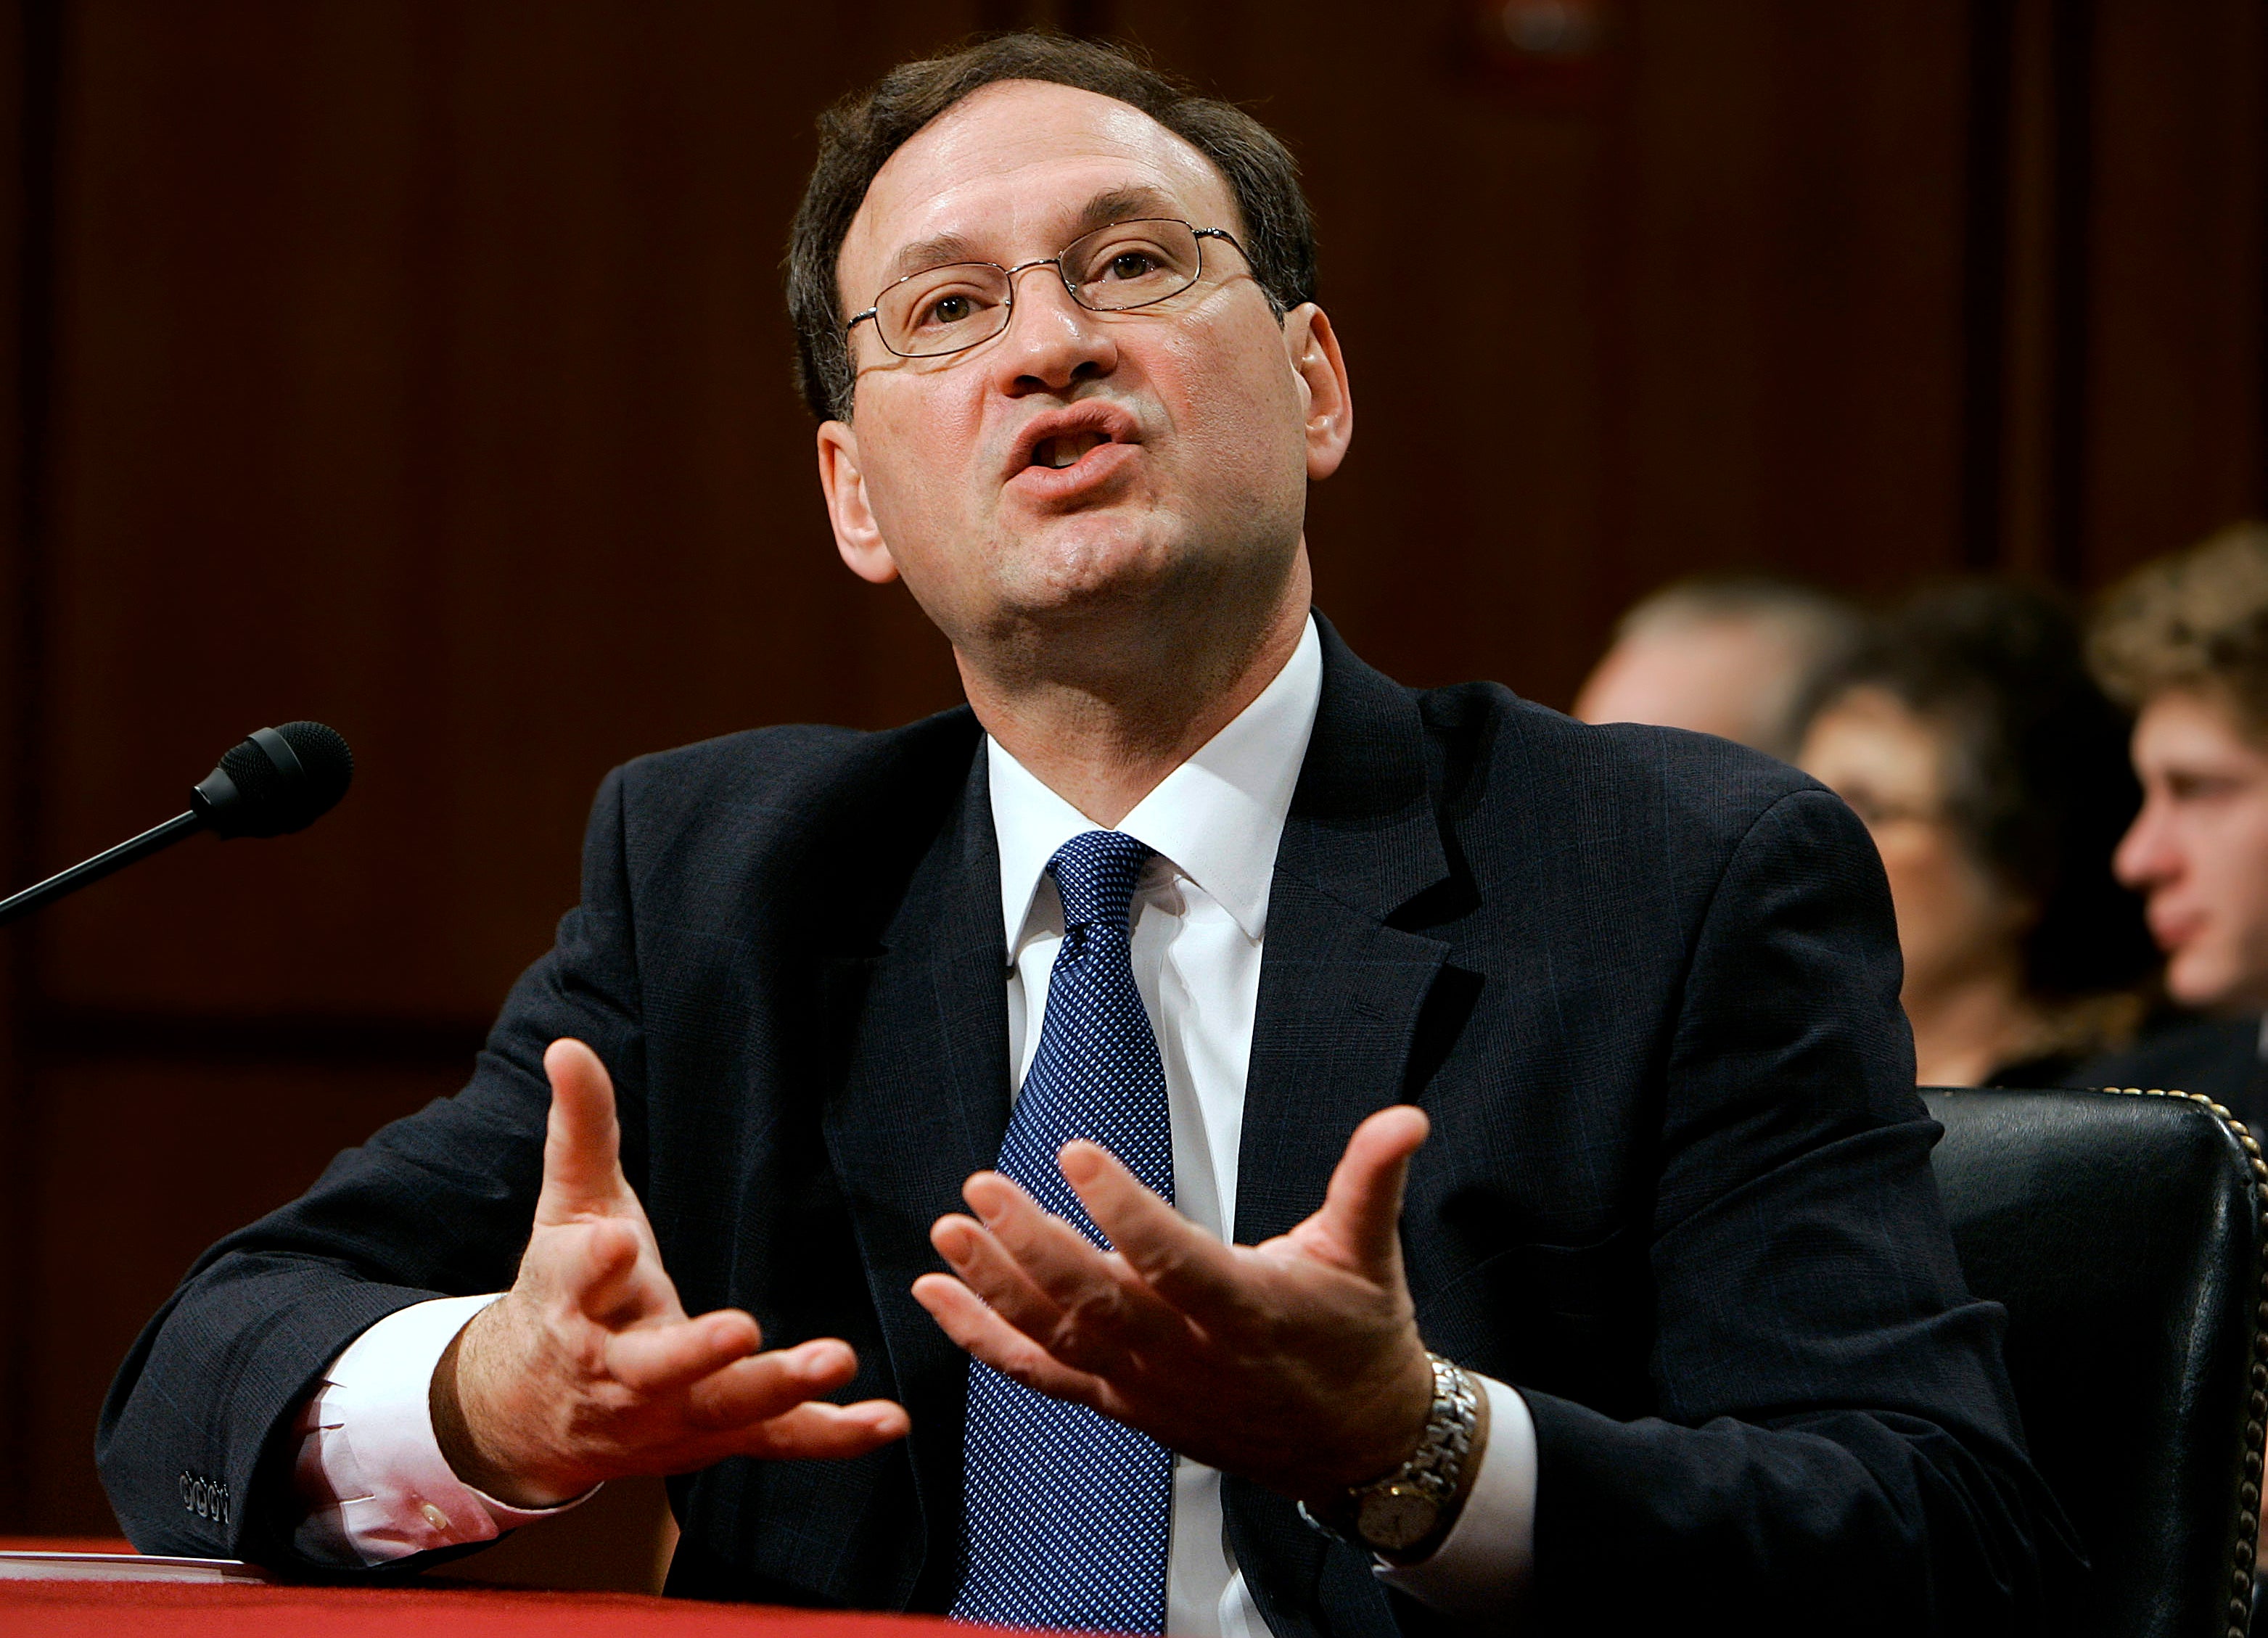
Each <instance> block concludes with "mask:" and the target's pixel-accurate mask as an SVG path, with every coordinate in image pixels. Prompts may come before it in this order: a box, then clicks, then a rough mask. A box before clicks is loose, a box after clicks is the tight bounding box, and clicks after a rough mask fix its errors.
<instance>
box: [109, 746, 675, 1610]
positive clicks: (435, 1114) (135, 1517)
mask: <svg viewBox="0 0 2268 1638" xmlns="http://www.w3.org/2000/svg"><path fill="white" fill-rule="evenodd" d="M639 1006H640V999H639V993H638V979H637V964H636V959H635V951H634V950H633V948H632V944H631V938H630V882H629V880H628V878H627V873H626V870H625V867H624V852H623V820H622V774H621V772H620V771H619V770H617V771H616V772H615V774H614V775H609V777H608V780H607V782H606V783H605V785H604V786H602V787H601V789H600V793H599V797H598V800H597V803H596V804H595V806H594V809H593V814H592V818H591V822H590V826H589V830H588V833H587V834H586V838H585V854H584V880H583V901H582V903H581V905H580V906H579V907H578V908H577V909H575V910H573V911H571V912H570V913H569V914H567V916H566V917H565V918H564V919H563V921H562V922H561V923H560V926H559V934H558V939H557V942H556V944H555V945H554V947H553V948H552V950H551V951H549V953H548V954H547V955H546V956H545V957H544V958H543V959H541V960H540V961H538V962H537V963H536V964H535V966H533V967H531V968H530V969H529V970H528V971H527V973H525V974H524V975H522V977H521V978H520V980H519V983H518V984H517V985H516V986H514V988H513V989H512V995H511V997H510V999H509V1000H508V1001H507V1002H506V1003H505V1005H504V1010H503V1013H502V1015H501V1017H499V1019H498V1021H497V1025H496V1027H495V1028H494V1030H493V1031H492V1032H491V1033H490V1037H489V1039H488V1043H487V1045H486V1047H485V1048H484V1049H483V1050H482V1053H481V1054H480V1056H479V1059H478V1061H477V1064H476V1067H475V1071H474V1075H473V1078H472V1080H471V1083H469V1084H468V1086H467V1087H466V1088H465V1089H464V1091H461V1092H460V1093H459V1094H458V1095H457V1096H455V1097H453V1098H442V1099H439V1100H437V1101H436V1102H434V1103H432V1104H430V1105H427V1106H426V1107H425V1108H424V1109H423V1110H421V1111H419V1112H418V1113H416V1114H414V1115H411V1116H409V1118H407V1119H406V1120H397V1121H395V1122H394V1124H392V1125H390V1126H388V1127H387V1128H384V1129H383V1130H381V1131H379V1133H378V1134H377V1135H375V1136H373V1137H372V1139H371V1140H370V1142H367V1143H366V1144H365V1145H363V1146H362V1147H360V1148H358V1149H350V1150H346V1151H345V1152H344V1153H342V1154H341V1155H340V1156H339V1157H337V1158H336V1159H335V1160H334V1161H333V1162H332V1163H331V1164H330V1166H329V1167H328V1170H326V1171H325V1172H324V1173H323V1176H322V1178H321V1179H320V1181H318V1182H317V1184H316V1185H315V1186H314V1187H313V1189H312V1190H311V1191H309V1192H308V1194H306V1195H305V1196H303V1197H302V1198H301V1199H299V1200H298V1201H293V1202H292V1203H291V1205H289V1206H286V1207H284V1208H282V1209H281V1210H279V1211H276V1212H275V1213H272V1214H271V1215H269V1216H267V1217H264V1218H262V1219H261V1221H259V1222H257V1223H254V1224H252V1225H251V1226H250V1227H248V1228H247V1229H244V1230H240V1231H239V1232H238V1233H235V1234H232V1235H231V1236H230V1237H229V1238H226V1239H225V1240H222V1241H221V1242H220V1243H219V1244H218V1245H215V1246H213V1247H212V1249H211V1250H210V1251H208V1252H206V1253H205V1254H204V1255H203V1257H202V1258H201V1259H199V1260H198V1261H197V1264H196V1266H195V1267H193V1268H192V1269H191V1270H190V1271H189V1274H188V1277H187V1278H186V1279H184V1280H183V1281H182V1282H181V1284H180V1289H177V1290H176V1291H175V1292H174V1293H173V1296H172V1298H171V1299H170V1300H169V1301H168V1302H167V1303H166V1306H165V1307H164V1308H163V1309H161V1310H160V1311H158V1316H157V1318H154V1319H153V1320H151V1323H150V1325H149V1326H147V1327H146V1328H145V1329H144V1332H143V1333H142V1335H141V1336H140V1338H139V1339H137V1340H136V1343H135V1345H134V1348H133V1349H132V1351H131V1352H130V1353H129V1355H127V1358H126V1362H125V1363H124V1364H123V1365H122V1367H121V1368H120V1370H119V1373H118V1377H117V1379H116V1381H115V1382H114V1383H113V1384H112V1386H111V1390H110V1395H109V1398H108V1400H107V1402H106V1404H105V1405H104V1407H103V1412H102V1417H101V1421H100V1422H99V1428H98V1431H97V1435H96V1439H95V1455H96V1461H97V1464H98V1465H99V1468H100V1470H101V1474H102V1480H103V1484H104V1486H105V1487H106V1488H107V1490H108V1492H109V1495H110V1501H111V1505H112V1506H113V1507H114V1509H116V1511H117V1513H118V1517H119V1519H120V1522H121V1523H122V1524H123V1525H124V1527H125V1530H126V1533H127V1535H128V1536H129V1539H131V1540H132V1541H133V1542H134V1544H135V1546H137V1547H138V1548H140V1549H141V1550H142V1551H144V1552H145V1553H165V1554H188V1555H194V1556H203V1557H214V1556H218V1557H240V1558H250V1559H254V1560H256V1561H261V1562H265V1563H269V1564H275V1565H284V1564H290V1563H293V1562H295V1561H296V1560H295V1555H294V1554H292V1552H291V1545H290V1542H291V1523H292V1521H291V1495H290V1488H291V1487H290V1474H289V1458H290V1453H291V1444H292V1443H293V1441H292V1437H291V1420H292V1417H293V1415H294V1414H295V1412H296V1410H297V1408H298V1406H299V1405H300V1404H301V1402H302V1401H304V1400H305V1399H306V1397H307V1395H308V1394H309V1393H311V1392H313V1391H314V1390H315V1388H316V1386H317V1385H319V1383H320V1379H321V1375H322V1372H323V1370H324V1369H325V1367H326V1366H328V1364H329V1363H330V1362H331V1361H332V1360H333V1359H335V1357H336V1356H337V1355H339V1354H340V1353H341V1352H342V1350H343V1349H344V1348H346V1347H347V1346H348V1344H350V1342H352V1341H354V1339H355V1338H356V1337H357V1336H358V1335H359V1334H361V1333H362V1332H363V1331H364V1330H365V1329H366V1328H367V1327H368V1326H371V1325H372V1324H373V1323H375V1322H376V1321H378V1320H379V1319H381V1318H384V1317H385V1316H386V1315H387V1314H389V1313H392V1312H394V1311H396V1310H398V1309H401V1308H405V1307H407V1306H409V1304H412V1303H417V1302H423V1301H424V1300H425V1299H427V1298H429V1297H433V1296H466V1295H470V1294H472V1293H475V1292H481V1291H494V1290H499V1289H503V1288H504V1287H505V1286H508V1285H509V1284H511V1282H512V1277H513V1274H514V1272H515V1270H516V1269H517V1267H518V1265H519V1254H520V1252H521V1250H522V1248H523V1247H524V1246H525V1245H526V1244H527V1232H528V1224H529V1222H530V1220H531V1218H532V1216H533V1214H534V1202H535V1195H536V1192H537V1189H538V1187H539V1186H540V1183H541V1173H542V1157H543V1131H544V1124H545V1119H546V1115H547V1113H548V1112H549V1105H550V1091H549V1083H548V1082H547V1081H546V1080H545V1078H544V1075H543V1069H542V1055H543V1051H544V1048H545V1047H548V1046H549V1044H550V1042H551V1041H553V1040H554V1039H557V1038H558V1037H560V1036H563V1035H572V1036H575V1037H577V1038H578V1039H582V1040H584V1041H585V1042H587V1043H588V1044H589V1045H590V1046H591V1047H593V1049H594V1050H596V1051H597V1053H598V1054H599V1055H600V1059H601V1060H603V1061H605V1063H606V1065H607V1067H608V1069H609V1070H610V1071H611V1072H612V1074H613V1076H614V1081H615V1096H616V1099H617V1104H618V1106H619V1108H620V1111H621V1114H622V1132H623V1158H624V1164H625V1167H626V1168H627V1169H628V1170H629V1171H630V1176H631V1178H632V1179H633V1182H635V1181H636V1179H637V1177H638V1176H639V1174H640V1173H639V1165H638V1157H639V1152H640V1149H641V1138H642V1134H643V1130H644V1121H643V1119H642V1116H643V1111H644V1043H643V1034H642V1031H641V1027H640V1023H639V1017H640V1014H639Z"/></svg>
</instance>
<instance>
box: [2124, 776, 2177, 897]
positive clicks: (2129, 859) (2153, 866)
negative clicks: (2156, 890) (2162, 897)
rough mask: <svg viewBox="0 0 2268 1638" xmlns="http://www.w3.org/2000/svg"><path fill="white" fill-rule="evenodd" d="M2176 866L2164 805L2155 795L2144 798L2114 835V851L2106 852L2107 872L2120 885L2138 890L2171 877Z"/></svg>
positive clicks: (2170, 827) (2171, 831)
mask: <svg viewBox="0 0 2268 1638" xmlns="http://www.w3.org/2000/svg"><path fill="white" fill-rule="evenodd" d="M2178 866H2179V861H2178V859H2177V858H2176V850H2175V848H2174V835H2173V829H2172V826H2170V825H2169V824H2168V823H2167V820H2166V813H2165V809H2164V807H2163V805H2162V804H2161V803H2160V802H2159V801H2158V800H2157V799H2156V798H2155V797H2147V798H2145V800H2144V801H2143V804H2142V811H2141V812H2139V813H2137V814H2136V815H2135V816H2134V822H2133V823H2132V825H2130V826H2127V827H2126V834H2124V836H2122V837H2120V838H2119V839H2118V848H2117V852H2115V853H2113V854H2112V855H2111V856H2110V872H2111V874H2112V875H2114V876H2116V877H2117V878H2118V880H2119V882H2120V883H2121V885H2124V886H2127V887H2131V888H2133V889H2134V890H2135V891H2137V892H2140V891H2142V890H2144V889H2147V888H2149V887H2154V886H2156V885H2159V884H2161V883H2162V882H2166V881H2169V880H2171V879H2172V878H2173V877H2174V876H2175V875H2176V872H2177V870H2178Z"/></svg>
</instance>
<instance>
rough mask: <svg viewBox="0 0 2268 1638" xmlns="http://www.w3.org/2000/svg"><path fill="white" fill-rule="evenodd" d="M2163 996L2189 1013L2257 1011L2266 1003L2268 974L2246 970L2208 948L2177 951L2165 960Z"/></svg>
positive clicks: (2267, 999) (2267, 1000)
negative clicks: (2164, 990)
mask: <svg viewBox="0 0 2268 1638" xmlns="http://www.w3.org/2000/svg"><path fill="white" fill-rule="evenodd" d="M2166 995H2167V998H2168V999H2169V1000H2170V1001H2172V1002H2173V1003H2174V1004H2175V1005H2176V1006H2179V1007H2184V1008H2186V1009H2188V1010H2190V1011H2191V1012H2217V1013H2231V1012H2245V1011H2258V1010H2260V1009H2261V1007H2262V1006H2263V1005H2264V1004H2268V973H2251V972H2248V971H2246V970H2245V969H2244V968H2243V966H2242V964H2241V963H2239V962H2235V961H2232V960H2230V959H2228V957H2227V956H2226V955H2225V954H2222V953H2220V952H2219V951H2212V950H2198V949H2194V948H2192V949H2189V950H2177V951H2175V952H2174V953H2173V954H2172V955H2171V956H2170V957H2169V958H2168V959H2167V961H2166Z"/></svg>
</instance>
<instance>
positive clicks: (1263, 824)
mask: <svg viewBox="0 0 2268 1638" xmlns="http://www.w3.org/2000/svg"><path fill="white" fill-rule="evenodd" d="M1322 691H1323V650H1322V639H1321V638H1320V637H1318V636H1317V635H1315V619H1314V615H1312V614H1310V615H1309V616H1308V617H1307V628H1306V629H1305V630H1304V631H1303V632H1302V633H1301V634H1300V643H1299V646H1298V647H1297V648H1295V649H1294V650H1292V657H1291V658H1290V659H1289V660H1286V661H1285V664H1284V669H1283V670H1282V671H1280V672H1277V673H1276V676H1275V679H1274V680H1272V681H1271V682H1270V683H1269V685H1268V686H1267V687H1265V688H1263V689H1262V690H1261V691H1260V694H1259V696H1258V697H1257V698H1256V699H1255V700H1254V701H1252V703H1251V704H1249V705H1248V706H1246V707H1245V708H1244V709H1243V710H1242V711H1241V712H1239V713H1238V714H1237V715H1236V716H1235V717H1234V718H1233V719H1232V720H1231V721H1230V722H1229V724H1228V725H1227V726H1226V727H1225V728H1223V729H1222V730H1221V731H1219V733H1217V734H1215V735H1214V736H1213V737H1212V738H1211V739H1208V740H1207V741H1205V743H1204V745H1203V746H1200V747H1199V748H1198V749H1197V752H1196V753H1195V754H1194V755H1192V756H1191V757H1190V758H1189V760H1188V761H1186V762H1184V763H1182V765H1181V766H1180V767H1179V768H1175V770H1174V771H1173V772H1172V773H1170V774H1168V775H1166V777H1165V778H1163V779H1162V780H1160V781H1159V782H1158V785H1157V788H1156V789H1155V790H1152V791H1151V792H1150V794H1149V795H1148V796H1146V797H1143V798H1142V800H1141V801H1140V802H1138V803H1137V804H1135V805H1134V808H1133V811H1132V812H1130V813H1128V814H1127V815H1126V817H1125V818H1124V819H1121V820H1120V821H1119V823H1118V826H1117V828H1118V829H1120V830H1122V831H1123V832H1125V833H1126V834H1128V835H1130V836H1132V837H1134V838H1135V839H1136V840H1137V841H1142V842H1145V843H1146V844H1147V845H1148V846H1149V847H1150V848H1152V849H1154V850H1155V851H1156V852H1157V853H1158V854H1159V855H1160V856H1161V857H1162V858H1163V859H1165V860H1166V861H1167V863H1168V865H1169V867H1170V868H1171V869H1172V870H1174V871H1175V873H1177V874H1178V875H1179V876H1181V877H1182V878H1183V879H1184V880H1186V881H1188V882H1189V883H1193V884H1194V885H1196V886H1197V888H1198V889H1199V890H1201V891H1202V892H1204V893H1206V894H1207V895H1209V896H1210V897H1211V898H1212V899H1213V900H1215V901H1217V902H1218V903H1219V904H1220V905H1221V907H1223V908H1225V909H1226V910H1227V912H1228V913H1229V914H1230V915H1232V916H1233V917H1235V919H1236V924H1237V926H1238V927H1240V928H1241V929H1243V931H1244V936H1245V937H1248V938H1249V939H1251V940H1252V941H1253V942H1254V943H1256V944H1257V943H1258V942H1259V941H1260V939H1261V937H1263V934H1264V933H1265V931H1266V929H1267V922H1268V889H1269V885H1270V882H1271V880H1272V879H1273V878H1274V876H1275V870H1276V844H1277V841H1278V839H1279V838H1280V837H1281V836H1282V835H1283V834H1284V819H1285V815H1286V814H1287V813H1289V812H1291V810H1292V789H1293V787H1295V786H1296V785H1297V784H1298V783H1299V782H1300V763H1301V762H1303V761H1304V760H1306V759H1307V736H1308V735H1309V734H1310V733H1311V732H1313V731H1314V726H1315V707H1316V705H1317V703H1318V701H1321V699H1322ZM985 749H986V755H987V758H988V760H989V772H990V776H991V784H992V830H993V835H994V838H995V840H996V841H997V842H998V847H999V852H1000V914H1001V923H1002V929H1003V931H1004V932H1005V935H1006V937H1007V944H1008V955H1009V959H1011V960H1013V959H1015V955H1016V952H1017V951H1018V950H1019V949H1020V948H1021V946H1022V945H1023V944H1024V943H1025V942H1026V940H1027V938H1028V937H1030V936H1031V935H1032V932H1033V931H1034V925H1033V920H1032V917H1033V913H1034V911H1035V909H1038V908H1039V907H1038V906H1036V905H1035V902H1034V901H1035V899H1037V898H1038V897H1040V896H1041V895H1040V892H1039V889H1040V886H1041V884H1042V880H1043V879H1044V878H1046V875H1047V868H1048V861H1049V859H1052V858H1053V857H1055V855H1056V849H1057V848H1060V847H1062V846H1063V845H1064V843H1065V842H1066V841H1070V840H1071V838H1072V837H1073V836H1077V835H1080V834H1084V833H1086V832H1087V831H1090V830H1094V829H1096V828H1098V827H1097V826H1096V825H1095V823H1094V820H1092V819H1088V818H1087V817H1086V815H1085V814H1083V813H1081V812H1079V810H1078V809H1077V808H1074V807H1073V806H1071V804H1070V803H1068V802H1065V801H1064V799H1063V798H1062V797H1059V796H1057V794H1056V793H1055V792H1054V791H1052V790H1049V789H1048V787H1047V786H1046V785H1044V784H1042V782H1040V780H1039V779H1038V778H1037V777H1036V776H1035V775H1033V774H1032V773H1031V772H1030V771H1029V770H1028V769H1027V768H1025V767H1024V765H1023V764H1022V763H1020V762H1019V761H1018V760H1016V759H1015V758H1014V757H1013V756H1011V755H1010V754H1009V753H1007V752H1006V751H1005V750H1004V749H1002V748H1001V746H1000V742H999V741H998V740H997V739H988V740H987V741H986V742H985ZM1157 868H1158V867H1157V866H1156V865H1155V864H1154V863H1153V864H1152V870H1156V869H1157ZM1049 897H1050V898H1051V897H1052V893H1051V892H1050V894H1049ZM1044 914H1052V916H1053V917H1054V918H1055V924H1056V930H1057V931H1060V930H1061V929H1062V912H1061V909H1060V908H1059V907H1056V906H1052V905H1051V906H1049V907H1048V908H1047V910H1046V911H1045V912H1044Z"/></svg>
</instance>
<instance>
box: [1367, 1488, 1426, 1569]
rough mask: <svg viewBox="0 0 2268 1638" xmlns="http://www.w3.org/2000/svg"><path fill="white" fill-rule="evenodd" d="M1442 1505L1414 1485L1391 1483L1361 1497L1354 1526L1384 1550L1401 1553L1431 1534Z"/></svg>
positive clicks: (1371, 1542) (1373, 1544)
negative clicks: (1360, 1506)
mask: <svg viewBox="0 0 2268 1638" xmlns="http://www.w3.org/2000/svg"><path fill="white" fill-rule="evenodd" d="M1440 1517H1441V1504H1440V1502H1437V1501H1436V1500H1434V1499H1433V1498H1432V1496H1430V1495H1426V1494H1425V1491H1423V1490H1420V1489H1418V1487H1416V1486H1414V1485H1390V1486H1388V1487H1387V1488H1385V1489H1383V1490H1373V1491H1372V1492H1370V1493H1369V1494H1368V1495H1366V1496H1364V1497H1363V1498H1362V1510H1361V1511H1360V1512H1359V1514H1357V1515H1356V1519H1355V1529H1356V1530H1357V1531H1358V1532H1359V1533H1360V1535H1361V1537H1362V1539H1364V1540H1365V1541H1367V1542H1368V1543H1370V1545H1371V1546H1373V1547H1377V1548H1379V1549H1380V1550H1381V1551H1382V1552H1387V1553H1399V1552H1401V1551H1402V1549H1403V1548H1404V1547H1409V1546H1416V1545H1417V1544H1418V1542H1420V1541H1423V1540H1424V1539H1425V1538H1426V1537H1427V1536H1428V1535H1430V1534H1432V1530H1433V1525H1434V1523H1435V1522H1436V1521H1437V1520H1438V1519H1440Z"/></svg>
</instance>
